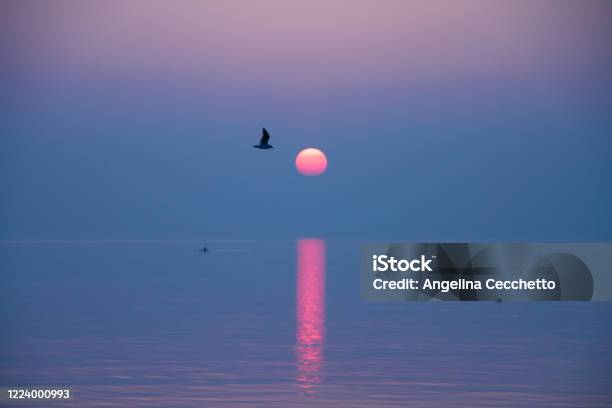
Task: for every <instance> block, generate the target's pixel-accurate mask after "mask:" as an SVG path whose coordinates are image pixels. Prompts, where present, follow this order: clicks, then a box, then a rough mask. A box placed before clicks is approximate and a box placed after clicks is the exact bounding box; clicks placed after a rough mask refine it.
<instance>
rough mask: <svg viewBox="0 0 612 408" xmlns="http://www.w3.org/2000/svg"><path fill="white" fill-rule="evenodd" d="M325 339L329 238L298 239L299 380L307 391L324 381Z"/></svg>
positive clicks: (297, 331) (297, 311) (297, 321)
mask: <svg viewBox="0 0 612 408" xmlns="http://www.w3.org/2000/svg"><path fill="white" fill-rule="evenodd" d="M324 341H325V241H324V240H322V239H300V240H298V242H297V288H296V357H297V372H298V373H297V383H298V386H299V387H300V388H302V389H304V390H305V391H308V392H311V391H312V388H313V387H314V386H315V385H316V384H318V383H319V382H321V368H322V366H323V343H324Z"/></svg>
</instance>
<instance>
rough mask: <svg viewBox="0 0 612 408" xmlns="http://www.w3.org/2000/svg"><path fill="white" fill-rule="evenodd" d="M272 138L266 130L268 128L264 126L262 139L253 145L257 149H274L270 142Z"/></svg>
mask: <svg viewBox="0 0 612 408" xmlns="http://www.w3.org/2000/svg"><path fill="white" fill-rule="evenodd" d="M268 140H270V134H269V133H268V131H267V130H266V128H262V135H261V140H260V141H259V144H258V145H254V146H253V147H254V148H256V149H272V148H273V147H274V146H272V145H271V144H269V143H268Z"/></svg>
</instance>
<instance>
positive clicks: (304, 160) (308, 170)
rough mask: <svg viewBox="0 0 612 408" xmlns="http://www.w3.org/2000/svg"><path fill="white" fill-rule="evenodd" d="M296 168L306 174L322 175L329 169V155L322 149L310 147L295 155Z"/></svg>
mask: <svg viewBox="0 0 612 408" xmlns="http://www.w3.org/2000/svg"><path fill="white" fill-rule="evenodd" d="M295 168H296V169H297V171H299V172H300V173H301V174H302V175H304V176H320V175H321V174H323V173H324V172H325V169H327V157H326V156H325V153H323V152H322V151H321V150H319V149H315V148H314V147H309V148H308V149H304V150H302V151H301V152H299V153H298V155H297V156H296V157H295Z"/></svg>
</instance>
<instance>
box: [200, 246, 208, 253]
mask: <svg viewBox="0 0 612 408" xmlns="http://www.w3.org/2000/svg"><path fill="white" fill-rule="evenodd" d="M200 252H208V248H207V247H202V249H200Z"/></svg>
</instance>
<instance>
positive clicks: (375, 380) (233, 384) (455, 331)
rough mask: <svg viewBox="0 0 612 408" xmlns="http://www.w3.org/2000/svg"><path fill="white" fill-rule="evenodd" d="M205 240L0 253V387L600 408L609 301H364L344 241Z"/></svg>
mask: <svg viewBox="0 0 612 408" xmlns="http://www.w3.org/2000/svg"><path fill="white" fill-rule="evenodd" d="M206 244H207V245H208V246H209V248H210V251H209V252H207V253H204V254H203V253H199V252H198V251H197V248H198V246H199V245H200V243H198V242H185V241H183V242H178V241H177V242H73V243H69V242H63V243H61V242H55V243H50V242H47V243H44V242H41V243H1V244H0V271H1V275H0V276H1V281H0V319H1V320H0V321H1V323H2V331H1V332H0V333H1V334H0V385H1V386H2V393H3V394H6V388H8V387H15V388H17V387H26V386H27V387H37V388H41V387H47V388H48V387H60V388H65V387H69V388H70V389H71V390H72V395H73V398H72V399H71V400H69V401H62V402H55V404H57V405H58V406H62V405H65V406H80V407H87V406H100V407H104V406H106V407H113V406H126V405H129V406H181V407H186V406H198V407H201V406H206V407H211V406H212V407H215V406H223V407H228V406H229V407H232V406H240V407H245V406H268V407H291V406H322V407H323V406H325V407H328V406H332V405H333V406H336V407H340V406H347V407H373V406H380V407H405V406H411V407H440V406H451V407H474V406H483V407H490V406H500V407H518V406H524V407H558V406H579V407H609V406H612V392H611V391H610V387H609V385H610V384H612V368H611V367H612V317H611V316H612V315H611V313H612V304H610V303H502V304H497V303H484V302H482V303H467V302H466V303H442V302H425V303H366V302H363V301H361V298H360V287H359V285H360V271H359V266H360V265H359V243H350V242H336V241H329V240H328V241H325V240H316V239H304V240H298V241H275V242H271V241H270V242H239V241H236V242H231V241H224V242H207V243H206ZM7 403H8V402H7V400H6V395H2V396H0V404H7ZM48 405H49V402H48V401H47V402H45V403H40V402H39V403H33V402H27V401H25V402H20V403H19V404H18V405H16V406H48Z"/></svg>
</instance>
